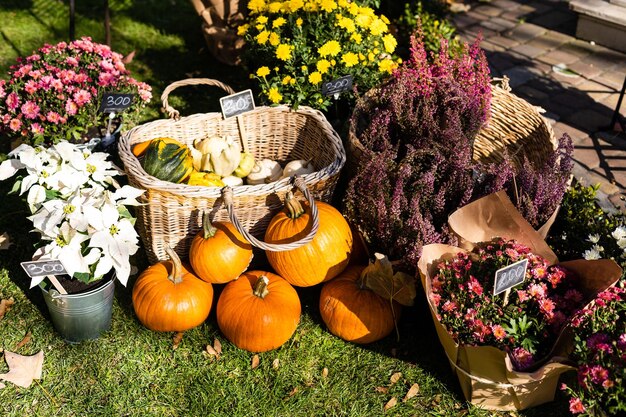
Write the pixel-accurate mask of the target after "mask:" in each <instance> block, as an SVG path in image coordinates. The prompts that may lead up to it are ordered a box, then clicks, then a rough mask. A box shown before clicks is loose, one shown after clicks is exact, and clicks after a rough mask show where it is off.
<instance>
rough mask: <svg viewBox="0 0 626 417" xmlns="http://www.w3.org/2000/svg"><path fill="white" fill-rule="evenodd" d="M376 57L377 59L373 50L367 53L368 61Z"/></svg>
mask: <svg viewBox="0 0 626 417" xmlns="http://www.w3.org/2000/svg"><path fill="white" fill-rule="evenodd" d="M375 59H376V55H374V53H373V52H369V53H368V54H367V60H368V61H370V62H373V61H374V60H375Z"/></svg>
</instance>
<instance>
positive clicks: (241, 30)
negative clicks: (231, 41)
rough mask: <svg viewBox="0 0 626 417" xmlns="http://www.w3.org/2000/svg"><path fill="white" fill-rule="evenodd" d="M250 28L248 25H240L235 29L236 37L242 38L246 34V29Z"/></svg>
mask: <svg viewBox="0 0 626 417" xmlns="http://www.w3.org/2000/svg"><path fill="white" fill-rule="evenodd" d="M249 27H250V25H249V24H247V23H246V24H245V25H241V26H239V27H238V28H237V35H239V36H243V35H245V34H246V32H248V28H249Z"/></svg>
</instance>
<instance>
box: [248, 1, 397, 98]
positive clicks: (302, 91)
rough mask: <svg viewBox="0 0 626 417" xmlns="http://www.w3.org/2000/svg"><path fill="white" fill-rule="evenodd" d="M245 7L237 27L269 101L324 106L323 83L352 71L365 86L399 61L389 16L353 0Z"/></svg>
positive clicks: (254, 3)
mask: <svg viewBox="0 0 626 417" xmlns="http://www.w3.org/2000/svg"><path fill="white" fill-rule="evenodd" d="M248 9H249V11H250V13H249V15H248V17H247V23H245V24H244V25H242V26H239V29H238V33H239V35H240V36H243V37H244V39H245V40H246V48H245V58H244V60H245V61H246V62H247V64H248V66H249V67H250V69H251V70H252V71H253V73H252V74H251V75H250V77H251V78H255V79H256V80H258V81H259V83H260V87H261V91H262V94H263V96H264V97H265V98H266V99H267V100H268V101H269V102H270V103H272V104H279V103H283V104H288V105H290V106H292V107H294V108H297V107H298V106H299V105H307V106H311V107H314V108H317V109H320V110H326V109H328V108H329V106H330V105H331V104H332V103H333V100H332V96H327V95H324V94H322V88H321V87H322V84H323V83H325V82H329V81H332V80H335V79H337V78H340V77H343V76H346V75H351V76H352V77H353V81H352V82H353V84H354V86H356V87H357V88H358V89H359V90H360V91H367V90H369V89H370V88H371V87H373V86H375V85H377V84H378V83H379V82H380V81H381V80H382V78H383V77H384V76H387V75H389V74H391V72H392V71H393V69H394V68H395V67H396V66H397V62H396V61H395V60H394V58H393V56H392V54H393V53H394V50H395V48H396V39H395V38H394V37H393V35H391V34H390V33H388V32H389V28H388V25H389V20H388V19H387V18H386V17H385V16H378V15H377V14H376V13H375V12H374V10H373V9H372V8H370V7H363V6H360V5H359V4H358V2H356V1H348V0H337V1H335V0H312V1H303V0H289V1H283V2H281V1H275V2H266V1H265V0H252V1H250V2H249V3H248ZM348 96H349V97H351V98H354V95H353V93H352V92H350V91H348Z"/></svg>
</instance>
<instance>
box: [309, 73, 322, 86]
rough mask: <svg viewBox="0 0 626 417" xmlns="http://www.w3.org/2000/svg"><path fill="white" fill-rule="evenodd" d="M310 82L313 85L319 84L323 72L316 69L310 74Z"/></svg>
mask: <svg viewBox="0 0 626 417" xmlns="http://www.w3.org/2000/svg"><path fill="white" fill-rule="evenodd" d="M309 82H310V83H311V84H313V85H317V84H319V83H321V82H322V74H320V73H319V72H317V71H315V72H312V73H311V74H309Z"/></svg>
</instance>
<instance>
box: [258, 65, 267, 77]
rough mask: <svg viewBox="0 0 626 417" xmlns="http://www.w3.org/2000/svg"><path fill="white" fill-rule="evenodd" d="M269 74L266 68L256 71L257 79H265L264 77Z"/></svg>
mask: <svg viewBox="0 0 626 417" xmlns="http://www.w3.org/2000/svg"><path fill="white" fill-rule="evenodd" d="M269 73H270V69H269V68H268V67H261V68H259V69H258V70H256V75H257V77H265V76H266V75H269Z"/></svg>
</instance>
